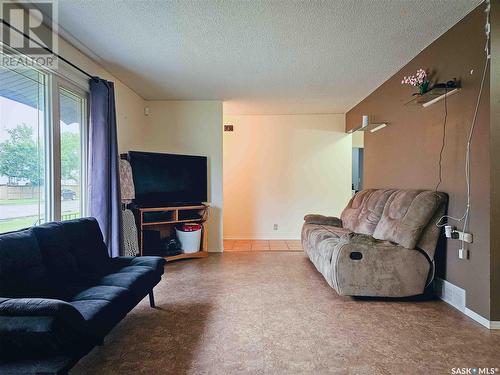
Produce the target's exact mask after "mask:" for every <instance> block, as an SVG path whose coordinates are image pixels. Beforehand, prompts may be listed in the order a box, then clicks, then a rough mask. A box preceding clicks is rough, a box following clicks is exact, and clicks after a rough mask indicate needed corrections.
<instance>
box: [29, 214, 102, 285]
mask: <svg viewBox="0 0 500 375" xmlns="http://www.w3.org/2000/svg"><path fill="white" fill-rule="evenodd" d="M32 230H33V232H34V233H35V236H36V238H37V240H38V244H39V246H40V250H41V253H42V259H43V262H44V264H45V265H46V267H47V269H48V271H49V274H50V278H51V281H52V283H53V284H56V286H57V285H61V284H69V285H75V284H78V282H79V281H81V280H82V278H84V277H87V275H96V274H97V275H98V274H103V273H105V270H106V269H107V266H108V264H107V263H108V261H109V256H108V252H107V248H106V245H105V244H104V241H103V238H102V233H101V230H100V228H99V224H98V223H97V221H96V220H95V219H94V218H81V219H76V220H69V221H64V222H52V223H47V224H43V225H40V226H38V227H34V228H33V229H32Z"/></svg>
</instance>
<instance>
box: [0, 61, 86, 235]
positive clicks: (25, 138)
mask: <svg viewBox="0 0 500 375" xmlns="http://www.w3.org/2000/svg"><path fill="white" fill-rule="evenodd" d="M0 58H1V54H0ZM86 140H87V93H86V92H85V91H84V90H82V89H80V88H79V87H76V86H74V85H73V84H71V83H70V82H68V81H65V80H64V79H62V78H61V77H59V76H56V75H55V74H52V73H47V72H44V71H41V70H37V69H34V68H27V67H24V68H22V69H11V68H5V67H1V66H0V232H8V231H13V230H17V229H21V228H26V227H30V226H33V225H38V224H40V223H43V222H47V221H51V220H69V219H73V218H77V217H81V216H84V215H85V192H86V150H87V147H86Z"/></svg>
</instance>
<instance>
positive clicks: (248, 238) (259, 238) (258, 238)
mask: <svg viewBox="0 0 500 375" xmlns="http://www.w3.org/2000/svg"><path fill="white" fill-rule="evenodd" d="M224 240H226V241H300V238H297V237H292V236H290V237H287V236H280V237H265V236H234V237H233V236H228V237H224Z"/></svg>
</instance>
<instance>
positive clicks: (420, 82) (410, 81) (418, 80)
mask: <svg viewBox="0 0 500 375" xmlns="http://www.w3.org/2000/svg"><path fill="white" fill-rule="evenodd" d="M430 83H431V82H430V81H429V79H428V75H427V72H426V71H425V70H424V69H418V70H417V73H416V74H415V75H414V76H404V77H403V80H402V81H401V84H402V85H410V86H414V87H418V89H419V92H418V93H417V94H414V95H418V94H420V95H423V94H425V93H426V92H427V91H429V90H430V87H429V86H430Z"/></svg>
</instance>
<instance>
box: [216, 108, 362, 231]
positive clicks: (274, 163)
mask: <svg viewBox="0 0 500 375" xmlns="http://www.w3.org/2000/svg"><path fill="white" fill-rule="evenodd" d="M344 118H345V117H344V115H341V114H325V115H264V116H255V115H249V116H227V117H224V124H233V125H234V132H224V136H223V138H224V238H245V239H252V238H253V239H273V238H274V239H298V238H300V229H301V226H302V223H303V217H304V215H305V214H307V213H312V212H316V213H322V214H325V215H339V214H340V212H341V211H342V209H343V208H344V207H345V205H346V204H347V202H348V200H349V198H350V194H351V157H352V153H351V150H352V139H351V136H350V135H347V134H345V133H344V124H345V121H344ZM274 224H278V228H279V229H278V230H277V231H275V230H273V225H274Z"/></svg>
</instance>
